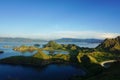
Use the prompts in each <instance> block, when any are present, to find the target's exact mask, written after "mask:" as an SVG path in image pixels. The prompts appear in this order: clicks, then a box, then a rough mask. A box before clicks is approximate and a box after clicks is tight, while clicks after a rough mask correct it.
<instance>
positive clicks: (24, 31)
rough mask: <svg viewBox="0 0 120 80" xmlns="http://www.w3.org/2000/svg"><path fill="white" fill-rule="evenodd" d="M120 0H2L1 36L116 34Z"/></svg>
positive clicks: (105, 35)
mask: <svg viewBox="0 0 120 80" xmlns="http://www.w3.org/2000/svg"><path fill="white" fill-rule="evenodd" d="M118 35H120V0H0V37H24V38H37V39H57V38H98V39H104V38H113V37H116V36H118Z"/></svg>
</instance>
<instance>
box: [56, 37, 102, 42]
mask: <svg viewBox="0 0 120 80" xmlns="http://www.w3.org/2000/svg"><path fill="white" fill-rule="evenodd" d="M55 41H56V42H88V43H101V42H102V41H103V40H101V39H76V38H61V39H57V40H55Z"/></svg>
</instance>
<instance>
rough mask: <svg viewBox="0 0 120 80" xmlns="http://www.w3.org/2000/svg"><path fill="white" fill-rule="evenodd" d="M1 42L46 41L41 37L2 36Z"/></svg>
mask: <svg viewBox="0 0 120 80" xmlns="http://www.w3.org/2000/svg"><path fill="white" fill-rule="evenodd" d="M0 42H45V40H40V39H29V38H8V37H0Z"/></svg>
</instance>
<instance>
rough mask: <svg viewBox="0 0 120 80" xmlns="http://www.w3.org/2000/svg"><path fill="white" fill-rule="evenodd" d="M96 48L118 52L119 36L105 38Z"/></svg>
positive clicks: (119, 45) (119, 50)
mask: <svg viewBox="0 0 120 80" xmlns="http://www.w3.org/2000/svg"><path fill="white" fill-rule="evenodd" d="M96 49H98V50H102V51H109V52H116V53H120V36H118V37H116V38H112V39H105V40H104V41H103V42H102V43H101V44H100V45H99V46H97V47H96Z"/></svg>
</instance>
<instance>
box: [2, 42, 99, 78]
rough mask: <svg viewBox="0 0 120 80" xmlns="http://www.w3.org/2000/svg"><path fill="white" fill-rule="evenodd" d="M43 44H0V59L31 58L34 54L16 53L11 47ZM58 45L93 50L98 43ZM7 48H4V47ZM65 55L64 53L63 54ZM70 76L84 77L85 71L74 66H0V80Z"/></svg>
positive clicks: (41, 44)
mask: <svg viewBox="0 0 120 80" xmlns="http://www.w3.org/2000/svg"><path fill="white" fill-rule="evenodd" d="M46 43H47V42H44V43H38V42H32V43H22V42H0V50H3V51H4V53H3V54H0V59H3V58H6V57H10V56H19V55H22V56H32V55H34V54H35V52H32V53H30V52H25V53H21V52H17V51H14V50H12V49H13V47H16V46H21V45H28V46H33V45H34V44H40V47H42V46H43V45H44V44H46ZM60 44H76V45H78V46H80V47H89V48H94V47H96V46H97V45H99V43H79V42H72V43H71V42H67V43H60ZM6 46H7V47H8V48H5V47H6ZM64 53H65V52H64ZM72 75H80V76H83V75H85V71H84V70H83V69H82V68H78V67H76V66H74V65H64V64H61V65H58V64H51V65H48V66H46V67H44V68H33V67H25V66H13V65H5V64H0V80H68V79H69V78H70V77H71V76H72Z"/></svg>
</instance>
